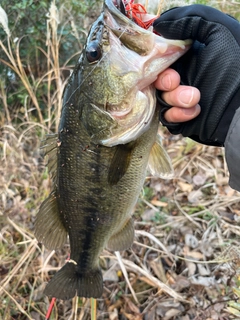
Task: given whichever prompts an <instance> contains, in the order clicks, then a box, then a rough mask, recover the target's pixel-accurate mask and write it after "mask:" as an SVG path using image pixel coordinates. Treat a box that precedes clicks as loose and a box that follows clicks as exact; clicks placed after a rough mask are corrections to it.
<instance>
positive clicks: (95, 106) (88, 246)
mask: <svg viewBox="0 0 240 320" xmlns="http://www.w3.org/2000/svg"><path fill="white" fill-rule="evenodd" d="M158 38H161V37H159V36H157V35H154V34H153V33H152V32H150V31H146V30H143V29H141V28H140V27H138V26H137V25H135V24H134V23H133V22H132V21H130V20H129V19H128V18H127V17H126V16H125V15H124V14H122V13H121V12H120V11H119V10H118V9H117V8H116V7H115V6H114V4H113V2H112V0H106V1H105V2H104V7H103V11H102V13H101V15H100V16H99V18H98V19H97V21H96V22H95V23H94V24H93V26H92V28H91V30H90V33H89V36H88V39H87V42H86V45H85V48H84V50H83V52H82V54H81V57H80V59H79V62H78V63H77V65H76V67H75V69H74V71H73V73H72V75H71V77H70V80H69V82H68V84H67V86H66V88H65V91H64V95H63V107H62V113H61V120H60V124H59V129H58V133H57V134H56V135H49V136H47V138H46V140H45V141H44V146H43V148H44V151H45V155H48V168H49V172H50V174H51V176H52V180H53V189H52V192H51V194H50V195H49V197H48V198H47V199H46V200H45V201H44V202H43V203H42V205H41V206H40V209H39V212H38V214H37V217H36V224H35V235H36V238H37V239H38V241H39V242H42V243H43V244H44V245H45V246H46V247H47V248H48V249H54V250H56V249H59V248H61V247H62V246H63V245H64V244H65V243H66V242H67V238H68V237H69V242H70V249H71V256H70V260H69V261H68V262H67V263H66V264H65V265H64V266H63V267H62V269H61V270H60V271H58V272H57V273H56V275H55V276H54V277H53V278H52V279H51V281H50V282H49V283H48V285H47V286H46V288H45V294H47V295H49V296H53V297H56V298H59V299H63V300H66V299H71V298H73V297H74V296H75V295H76V294H77V295H78V296H81V297H93V298H99V297H101V295H102V291H103V279H102V273H101V270H100V267H99V262H98V260H99V255H100V254H101V252H102V250H103V249H104V248H108V249H109V250H113V251H119V250H124V249H127V248H130V247H131V245H132V243H133V239H134V226H133V221H132V213H133V210H134V206H135V204H136V202H137V199H138V196H139V193H140V191H141V188H142V186H143V183H144V179H145V175H146V170H147V167H148V165H149V169H150V171H151V172H152V173H153V174H155V175H156V174H157V175H159V176H163V177H164V176H169V175H170V174H171V173H172V167H171V164H170V163H169V159H168V156H167V154H166V153H165V152H164V150H163V149H162V147H161V145H160V142H159V138H158V134H157V133H158V125H159V120H158V119H159V116H158V113H159V110H158V108H156V101H155V90H154V88H153V86H152V84H151V83H153V81H154V80H155V79H156V76H157V74H158V73H159V72H161V71H163V70H164V69H166V68H167V67H168V66H169V65H170V64H171V63H172V62H173V61H175V60H176V59H177V58H178V57H179V56H180V55H182V54H183V53H184V52H185V51H186V50H187V47H186V46H185V42H180V41H174V40H166V39H163V40H162V39H161V41H162V43H163V48H162V49H159V48H160V45H159V44H158V43H157V41H160V40H158ZM155 42H156V43H157V44H155ZM137 43H139V47H138V46H137ZM144 43H145V46H144ZM161 45H162V44H161ZM158 46H159V47H158ZM161 50H162V56H161V55H160V54H159V52H160V51H161ZM167 50H170V52H168V53H167Z"/></svg>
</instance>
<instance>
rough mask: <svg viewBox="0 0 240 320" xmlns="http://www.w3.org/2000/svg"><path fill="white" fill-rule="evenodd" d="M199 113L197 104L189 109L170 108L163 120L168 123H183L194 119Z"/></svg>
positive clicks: (199, 109)
mask: <svg viewBox="0 0 240 320" xmlns="http://www.w3.org/2000/svg"><path fill="white" fill-rule="evenodd" d="M200 112H201V108H200V106H199V104H197V105H195V106H193V107H191V108H188V109H186V108H179V107H172V108H171V109H169V110H168V111H166V112H165V114H164V118H165V120H166V121H168V122H185V121H189V120H192V119H194V118H196V117H197V116H198V115H199V113H200Z"/></svg>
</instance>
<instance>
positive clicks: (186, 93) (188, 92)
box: [179, 88, 194, 104]
mask: <svg viewBox="0 0 240 320" xmlns="http://www.w3.org/2000/svg"><path fill="white" fill-rule="evenodd" d="M193 94H194V90H193V89H192V88H189V89H184V90H182V91H181V92H180V93H179V100H180V101H181V102H182V103H184V104H189V103H191V102H192V99H193Z"/></svg>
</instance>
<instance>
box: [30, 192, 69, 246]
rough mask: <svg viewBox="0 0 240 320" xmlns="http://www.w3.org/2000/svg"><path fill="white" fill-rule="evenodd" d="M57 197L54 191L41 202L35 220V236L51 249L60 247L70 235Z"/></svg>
mask: <svg viewBox="0 0 240 320" xmlns="http://www.w3.org/2000/svg"><path fill="white" fill-rule="evenodd" d="M56 198H57V196H56V192H55V191H52V192H51V193H50V195H49V196H48V198H47V199H46V200H45V201H43V203H42V204H41V206H40V209H39V211H38V213H37V216H36V221H35V237H36V238H37V240H38V241H39V242H41V243H43V244H44V245H45V247H46V248H48V249H50V250H56V249H60V248H61V247H62V246H63V245H64V244H65V243H66V242H67V235H68V233H67V230H66V228H65V227H64V225H63V223H62V221H61V218H60V214H59V209H58V204H57V199H56Z"/></svg>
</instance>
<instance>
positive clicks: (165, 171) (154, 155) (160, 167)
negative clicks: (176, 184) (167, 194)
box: [148, 135, 174, 179]
mask: <svg viewBox="0 0 240 320" xmlns="http://www.w3.org/2000/svg"><path fill="white" fill-rule="evenodd" d="M148 169H149V171H150V173H151V174H152V175H153V176H155V177H159V178H162V179H171V178H173V176H174V170H173V167H172V162H171V159H170V157H169V155H168V154H167V152H166V151H165V150H164V149H163V146H162V145H161V142H160V136H159V135H157V138H156V141H155V143H154V145H153V146H152V149H151V152H150V155H149V160H148Z"/></svg>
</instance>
